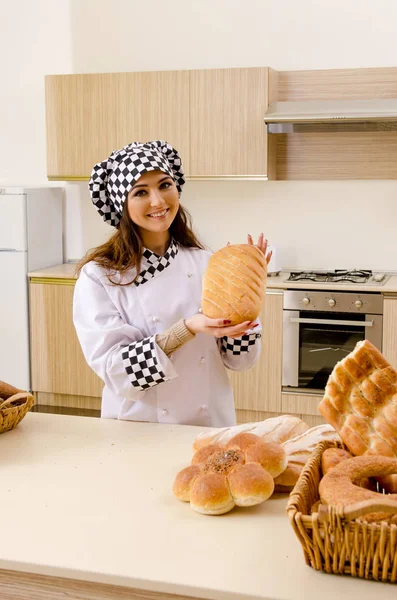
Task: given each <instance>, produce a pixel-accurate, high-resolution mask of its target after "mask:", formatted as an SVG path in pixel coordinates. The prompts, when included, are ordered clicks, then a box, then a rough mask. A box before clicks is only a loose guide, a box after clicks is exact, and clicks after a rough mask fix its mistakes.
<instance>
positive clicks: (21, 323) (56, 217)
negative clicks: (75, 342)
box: [0, 187, 63, 390]
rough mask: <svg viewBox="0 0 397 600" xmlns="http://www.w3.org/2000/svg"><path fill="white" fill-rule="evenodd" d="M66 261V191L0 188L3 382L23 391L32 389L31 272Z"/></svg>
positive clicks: (0, 376) (0, 354)
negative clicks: (64, 217) (29, 275)
mask: <svg viewBox="0 0 397 600" xmlns="http://www.w3.org/2000/svg"><path fill="white" fill-rule="evenodd" d="M62 262H63V251H62V189H61V188H55V187H54V188H36V187H31V188H19V187H6V188H0V380H1V381H6V382H7V383H10V384H11V385H13V386H15V387H17V388H20V389H23V390H31V377H30V351H29V337H30V336H29V281H28V273H29V271H35V270H37V269H43V268H45V267H50V266H53V265H57V264H61V263H62Z"/></svg>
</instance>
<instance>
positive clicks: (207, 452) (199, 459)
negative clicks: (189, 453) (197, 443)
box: [191, 444, 221, 465]
mask: <svg viewBox="0 0 397 600" xmlns="http://www.w3.org/2000/svg"><path fill="white" fill-rule="evenodd" d="M219 450H221V446H220V445H219V444H213V445H211V446H204V447H203V448H200V450H197V452H195V453H194V454H193V458H192V461H191V464H192V465H198V464H200V463H205V462H206V461H207V460H208V459H209V458H210V457H211V456H212V455H213V454H215V452H219Z"/></svg>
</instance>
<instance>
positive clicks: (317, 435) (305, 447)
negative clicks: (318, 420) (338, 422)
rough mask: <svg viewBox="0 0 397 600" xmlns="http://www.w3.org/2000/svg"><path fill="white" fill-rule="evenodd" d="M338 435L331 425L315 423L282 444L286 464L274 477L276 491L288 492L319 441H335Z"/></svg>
mask: <svg viewBox="0 0 397 600" xmlns="http://www.w3.org/2000/svg"><path fill="white" fill-rule="evenodd" d="M338 440H339V436H338V434H337V433H336V431H335V429H334V428H333V427H331V425H326V424H325V425H317V426H316V427H311V428H310V429H308V430H307V431H304V432H303V433H302V434H301V435H298V436H296V437H294V438H292V439H290V440H287V441H285V442H284V443H283V444H282V447H283V448H284V450H285V452H286V454H287V458H288V466H287V468H286V469H285V471H284V472H283V473H282V474H281V475H279V476H278V477H276V478H275V480H274V483H275V486H276V488H275V491H276V492H290V491H291V490H292V489H293V487H294V486H295V484H296V482H297V481H298V478H299V475H300V474H301V471H302V469H303V467H304V465H305V464H306V462H307V461H308V459H309V457H310V455H311V453H312V452H313V450H314V449H315V447H316V446H317V444H318V443H319V442H323V441H330V442H336V441H338Z"/></svg>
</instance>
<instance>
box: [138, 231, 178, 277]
mask: <svg viewBox="0 0 397 600" xmlns="http://www.w3.org/2000/svg"><path fill="white" fill-rule="evenodd" d="M178 250H179V246H178V243H177V242H176V241H175V240H174V239H172V240H171V243H170V245H169V246H168V249H167V252H166V253H165V254H164V256H159V255H158V254H155V252H152V251H151V250H149V249H148V248H145V250H144V251H143V254H142V258H143V264H145V263H147V264H148V265H149V266H148V267H147V268H144V270H143V271H141V272H140V273H139V275H138V277H137V278H136V279H135V281H134V283H135V285H142V284H143V283H146V282H147V281H150V280H151V279H152V278H153V277H155V276H156V275H157V274H158V273H161V272H162V271H164V269H166V268H167V267H169V266H170V264H171V262H172V261H173V260H174V258H175V257H176V255H177V254H178Z"/></svg>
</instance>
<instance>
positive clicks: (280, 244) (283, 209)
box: [65, 181, 397, 272]
mask: <svg viewBox="0 0 397 600" xmlns="http://www.w3.org/2000/svg"><path fill="white" fill-rule="evenodd" d="M66 192H67V193H66V207H65V222H66V230H65V256H66V260H76V259H78V258H80V257H81V256H82V255H83V254H84V252H85V251H86V250H87V249H88V248H90V247H93V246H96V245H98V244H101V243H102V242H104V241H105V240H106V239H107V237H108V236H109V235H110V234H111V232H112V230H111V228H110V227H109V226H108V225H106V224H105V223H103V222H102V220H101V218H100V217H99V215H98V214H97V212H96V210H95V209H94V207H93V206H92V204H91V201H90V197H89V194H88V188H87V183H81V184H80V183H79V184H69V185H67V187H66ZM182 202H183V204H184V206H185V207H186V208H187V209H188V210H189V212H190V213H191V215H192V217H193V224H194V229H195V231H196V233H197V234H198V235H199V237H200V239H201V240H202V241H203V243H205V244H206V245H207V246H208V247H209V248H210V249H212V250H217V249H218V248H219V247H221V246H222V245H225V244H226V243H227V242H228V241H229V242H231V243H243V242H245V241H246V234H247V233H251V234H252V235H253V236H256V237H257V236H258V235H259V233H260V232H261V231H263V232H264V234H265V235H266V236H267V238H268V240H269V242H270V243H271V244H273V245H274V246H276V247H277V248H278V250H279V255H280V258H281V264H282V266H283V268H287V269H288V268H295V269H296V268H299V269H313V268H316V269H335V268H337V269H338V268H349V269H350V268H359V269H372V270H385V271H393V272H394V271H397V234H396V231H397V181H298V182H297V181H291V182H283V181H280V182H278V181H270V182H259V181H246V182H245V181H237V182H232V181H216V182H214V181H187V183H186V185H185V188H184V191H183V195H182Z"/></svg>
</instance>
